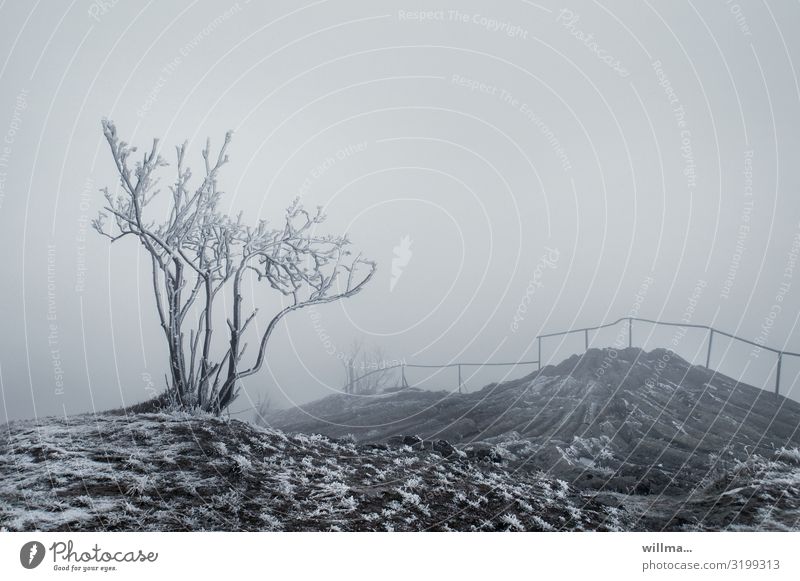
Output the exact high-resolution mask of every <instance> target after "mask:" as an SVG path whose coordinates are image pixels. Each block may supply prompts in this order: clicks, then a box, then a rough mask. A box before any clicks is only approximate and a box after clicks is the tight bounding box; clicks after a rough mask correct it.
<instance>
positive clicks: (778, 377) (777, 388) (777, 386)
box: [775, 353, 783, 396]
mask: <svg viewBox="0 0 800 581" xmlns="http://www.w3.org/2000/svg"><path fill="white" fill-rule="evenodd" d="M782 360H783V353H778V369H777V370H776V372H775V395H776V396H777V395H778V394H779V393H780V389H781V361H782Z"/></svg>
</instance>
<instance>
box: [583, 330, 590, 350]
mask: <svg viewBox="0 0 800 581" xmlns="http://www.w3.org/2000/svg"><path fill="white" fill-rule="evenodd" d="M583 346H584V351H588V350H589V329H584V330H583Z"/></svg>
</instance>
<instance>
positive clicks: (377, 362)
mask: <svg viewBox="0 0 800 581" xmlns="http://www.w3.org/2000/svg"><path fill="white" fill-rule="evenodd" d="M397 364H398V362H391V361H388V360H387V359H386V353H385V351H384V350H383V349H382V348H381V347H371V348H370V347H366V346H365V345H364V342H363V341H361V340H359V339H356V340H354V341H353V342H352V343H351V345H350V349H349V350H348V352H347V354H346V355H345V357H344V358H343V359H342V365H343V367H344V372H345V384H344V392H345V393H353V394H372V393H380V392H381V391H383V390H384V389H386V388H387V387H396V386H397V373H396V371H397V370H396V366H397Z"/></svg>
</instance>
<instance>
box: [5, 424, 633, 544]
mask: <svg viewBox="0 0 800 581" xmlns="http://www.w3.org/2000/svg"><path fill="white" fill-rule="evenodd" d="M0 443H1V444H2V447H1V448H0V527H2V528H3V529H5V530H43V531H56V530H58V531H67V530H69V531H90V530H290V531H297V530H323V531H324V530H343V531H344V530H396V531H402V530H415V531H416V530H445V531H446V530H466V531H471V530H475V531H477V530H484V531H516V530H620V529H626V528H628V523H627V521H626V518H627V516H626V512H625V511H623V510H620V509H617V508H610V507H606V506H603V505H601V504H599V503H597V502H595V501H594V500H592V499H591V498H589V497H587V496H584V495H581V494H579V493H577V492H576V491H575V490H574V489H573V488H572V487H570V486H569V485H568V484H567V483H566V482H563V481H560V480H558V479H556V478H554V477H551V476H545V475H543V474H537V473H531V472H516V473H514V472H512V471H510V470H507V469H506V468H505V467H504V466H503V465H502V464H498V463H497V462H495V461H492V460H488V459H479V458H468V457H467V456H466V454H453V455H451V456H450V458H445V457H443V456H442V455H440V454H439V453H437V452H435V451H432V450H416V449H412V448H411V447H409V446H403V445H398V446H392V445H386V446H377V445H358V444H355V443H353V442H352V441H345V440H330V439H328V438H325V437H323V436H307V435H296V436H288V435H286V434H284V433H282V432H279V431H274V430H266V429H262V428H258V427H255V426H252V425H250V424H246V423H243V422H239V421H230V422H227V421H224V420H222V419H219V418H215V417H212V416H206V415H202V414H198V415H187V414H169V415H168V414H139V415H132V416H129V417H127V418H126V417H125V416H121V415H98V416H76V417H72V418H69V419H46V420H42V421H40V422H39V423H38V424H37V423H36V422H32V421H30V422H14V423H12V424H10V425H9V426H7V427H6V428H4V429H3V435H2V440H0Z"/></svg>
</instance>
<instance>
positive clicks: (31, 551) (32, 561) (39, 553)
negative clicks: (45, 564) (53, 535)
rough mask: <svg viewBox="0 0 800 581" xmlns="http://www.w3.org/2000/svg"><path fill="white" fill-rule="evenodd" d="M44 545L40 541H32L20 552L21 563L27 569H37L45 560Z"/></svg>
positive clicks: (23, 546)
mask: <svg viewBox="0 0 800 581" xmlns="http://www.w3.org/2000/svg"><path fill="white" fill-rule="evenodd" d="M44 554H45V549H44V545H43V544H42V543H40V542H39V541H30V542H29V543H25V544H24V545H22V548H21V549H20V550H19V562H20V563H22V566H23V567H25V568H26V569H35V568H36V567H38V566H39V565H41V564H42V561H43V560H44Z"/></svg>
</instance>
